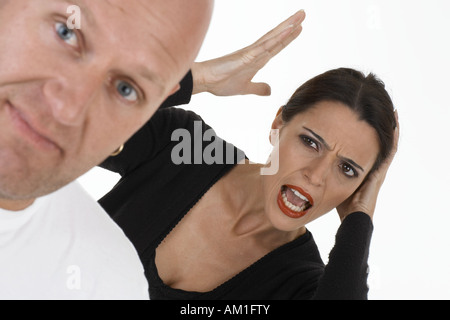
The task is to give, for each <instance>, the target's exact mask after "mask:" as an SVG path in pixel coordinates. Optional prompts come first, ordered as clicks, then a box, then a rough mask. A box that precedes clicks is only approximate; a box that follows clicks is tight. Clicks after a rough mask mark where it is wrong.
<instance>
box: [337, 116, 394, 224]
mask: <svg viewBox="0 0 450 320" xmlns="http://www.w3.org/2000/svg"><path fill="white" fill-rule="evenodd" d="M395 117H396V120H397V126H396V129H395V134H394V147H393V149H392V152H391V155H390V156H389V157H388V158H387V159H386V161H385V162H384V163H383V164H382V165H381V166H380V168H379V169H378V170H377V171H374V172H372V173H371V174H370V175H369V176H368V177H367V179H366V181H365V182H364V183H363V185H362V186H361V187H360V188H359V189H358V190H357V191H356V192H355V193H354V194H353V195H352V196H351V197H350V198H349V199H347V200H346V201H345V202H344V203H342V204H341V205H340V206H339V207H337V211H338V213H339V217H340V218H341V221H344V219H345V218H346V217H347V216H348V215H349V214H351V213H354V212H364V213H366V214H368V215H369V216H370V217H371V218H372V219H373V216H374V213H375V207H376V203H377V198H378V194H379V192H380V189H381V186H382V185H383V183H384V180H385V179H386V174H387V172H388V170H389V167H390V166H391V163H392V161H393V160H394V157H395V155H396V153H397V150H398V141H399V137H400V127H399V121H398V114H397V111H396V112H395Z"/></svg>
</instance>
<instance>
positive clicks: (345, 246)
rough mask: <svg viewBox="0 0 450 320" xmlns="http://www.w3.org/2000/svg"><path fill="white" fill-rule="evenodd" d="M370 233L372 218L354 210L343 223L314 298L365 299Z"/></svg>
mask: <svg viewBox="0 0 450 320" xmlns="http://www.w3.org/2000/svg"><path fill="white" fill-rule="evenodd" d="M372 234H373V224H372V220H371V219H370V217H369V216H368V215H367V214H365V213H362V212H356V213H353V214H351V215H349V216H348V217H347V218H346V219H345V220H344V221H343V222H342V225H341V227H340V228H339V230H338V232H337V235H336V244H335V246H334V248H333V250H332V251H331V253H330V256H329V263H328V265H327V266H326V267H325V270H324V273H323V276H322V277H321V279H320V281H319V285H318V288H317V290H316V293H315V296H314V298H313V299H314V300H367V298H368V297H367V295H368V292H369V288H368V286H367V278H368V273H369V266H368V259H369V247H370V241H371V239H372Z"/></svg>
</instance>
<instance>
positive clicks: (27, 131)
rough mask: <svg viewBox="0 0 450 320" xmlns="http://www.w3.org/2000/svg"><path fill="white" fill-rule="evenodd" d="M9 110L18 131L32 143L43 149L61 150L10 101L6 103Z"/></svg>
mask: <svg viewBox="0 0 450 320" xmlns="http://www.w3.org/2000/svg"><path fill="white" fill-rule="evenodd" d="M6 108H7V111H8V113H9V115H10V118H11V121H12V124H13V126H14V127H15V128H16V130H17V132H18V133H19V134H20V135H21V136H23V137H24V138H26V139H27V140H28V141H29V142H30V143H32V144H33V145H35V146H36V147H38V148H40V149H43V150H61V148H60V147H59V146H58V145H57V144H56V143H55V142H53V141H52V140H50V139H49V138H47V137H46V136H44V135H43V134H41V133H40V132H39V131H38V130H36V129H35V127H34V126H33V125H32V124H31V123H30V122H29V120H27V119H26V117H25V115H24V114H22V113H21V112H20V111H19V110H18V109H16V108H15V107H14V106H13V105H12V104H10V103H9V102H7V103H6Z"/></svg>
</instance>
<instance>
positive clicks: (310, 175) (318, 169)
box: [303, 158, 331, 187]
mask: <svg viewBox="0 0 450 320" xmlns="http://www.w3.org/2000/svg"><path fill="white" fill-rule="evenodd" d="M330 170H331V164H330V161H329V160H328V159H326V158H316V159H314V160H311V163H309V165H308V166H307V167H306V168H304V170H303V175H304V176H305V178H306V179H307V181H308V182H309V183H310V184H311V185H313V186H317V187H320V186H322V185H323V184H324V182H325V180H326V177H327V175H328V174H329V172H330Z"/></svg>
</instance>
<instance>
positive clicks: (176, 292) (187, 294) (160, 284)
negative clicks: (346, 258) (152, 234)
mask: <svg viewBox="0 0 450 320" xmlns="http://www.w3.org/2000/svg"><path fill="white" fill-rule="evenodd" d="M246 159H247V157H246ZM236 166H237V165H236V164H234V165H230V166H225V168H224V169H223V170H221V171H220V172H219V174H218V175H217V176H216V177H215V178H214V179H212V180H211V182H210V183H209V184H208V186H207V187H206V188H204V189H203V190H202V191H201V192H200V193H199V195H198V196H197V197H196V200H195V201H193V202H192V204H191V205H189V206H188V208H187V210H184V212H183V214H180V216H179V218H178V219H177V220H176V221H175V222H174V223H173V224H172V225H171V226H170V228H168V231H167V232H166V233H165V234H164V235H161V236H160V237H159V240H158V241H157V242H156V246H155V247H154V250H153V254H152V256H151V258H150V261H149V262H150V263H151V266H152V273H153V276H152V278H153V281H156V283H155V284H149V286H150V288H152V287H153V288H159V289H163V290H164V291H165V292H167V293H168V294H169V295H171V296H177V297H181V298H185V299H196V298H201V297H205V296H218V295H220V294H221V293H222V292H224V291H226V290H227V288H229V287H231V286H232V284H233V283H235V282H238V283H239V282H240V280H241V279H242V278H244V277H245V276H246V275H247V274H249V273H251V272H252V270H254V269H256V268H257V267H258V266H259V265H260V264H263V263H264V262H265V261H266V260H270V259H271V257H272V256H276V255H277V254H279V253H281V252H283V251H285V250H290V249H291V248H293V247H297V246H300V245H303V244H304V243H306V242H308V241H309V240H310V239H311V238H312V234H311V232H310V231H309V230H308V229H306V233H305V234H304V235H302V236H300V237H298V238H297V239H295V240H293V241H291V242H288V243H286V244H284V245H282V246H280V247H278V248H277V249H275V250H273V251H271V252H269V253H268V254H266V255H265V256H263V257H261V258H260V259H259V260H257V261H255V262H254V263H252V264H251V265H249V266H248V267H247V268H245V269H244V270H242V271H241V272H239V273H238V274H236V275H235V276H233V277H232V278H230V279H228V280H227V281H225V282H223V283H222V284H220V285H218V286H217V287H216V288H214V289H213V290H211V291H207V292H197V291H186V290H182V289H175V288H172V287H170V286H168V285H166V284H165V283H164V281H163V280H162V279H161V277H160V276H159V271H158V267H157V265H156V249H157V248H158V247H159V246H160V244H161V243H162V242H163V241H164V239H166V238H167V236H168V235H169V234H170V233H171V232H172V231H173V230H174V229H175V228H176V227H177V225H178V224H179V223H180V222H181V221H182V220H183V219H184V218H185V217H186V215H188V214H189V212H190V211H191V210H192V209H193V208H194V207H195V206H196V205H197V203H198V202H199V201H200V200H201V199H202V198H203V197H204V196H205V195H206V193H207V192H208V191H209V190H210V189H211V188H212V187H213V186H214V185H216V183H217V182H218V181H219V180H220V179H222V178H223V177H224V176H225V175H226V174H227V173H229V172H230V171H231V170H233V169H234V168H235V167H236Z"/></svg>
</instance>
